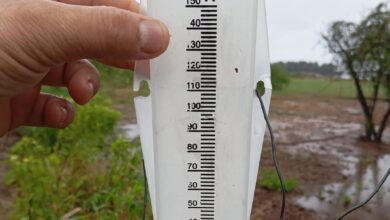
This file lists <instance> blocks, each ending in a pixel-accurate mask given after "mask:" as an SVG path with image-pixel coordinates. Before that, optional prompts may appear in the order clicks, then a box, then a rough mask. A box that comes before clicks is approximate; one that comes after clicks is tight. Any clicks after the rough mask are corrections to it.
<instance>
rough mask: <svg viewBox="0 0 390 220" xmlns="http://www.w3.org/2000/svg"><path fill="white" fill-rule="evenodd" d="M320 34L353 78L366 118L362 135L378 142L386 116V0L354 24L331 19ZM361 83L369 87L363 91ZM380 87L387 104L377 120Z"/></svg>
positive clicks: (389, 19)
mask: <svg viewBox="0 0 390 220" xmlns="http://www.w3.org/2000/svg"><path fill="white" fill-rule="evenodd" d="M323 38H324V40H325V42H326V45H327V47H328V48H329V51H330V52H331V53H332V54H333V55H334V58H335V60H336V62H337V63H338V64H339V65H340V66H341V67H342V69H344V70H345V71H346V72H348V74H349V75H350V76H351V77H352V79H353V81H354V84H355V87H356V92H357V98H358V100H359V103H360V105H361V107H362V110H363V113H364V116H365V120H366V123H365V128H366V135H365V138H366V139H367V140H368V141H376V142H381V141H382V137H383V133H384V131H385V129H386V127H387V124H388V122H389V118H390V11H389V10H388V7H387V4H386V3H382V4H379V5H378V6H377V7H376V8H375V9H374V10H373V11H372V12H371V13H370V14H369V15H368V16H367V17H365V18H364V19H363V21H361V22H360V23H358V24H356V23H352V22H345V21H337V22H334V23H333V24H332V25H331V26H330V27H329V29H328V31H327V33H326V34H324V35H323ZM363 84H369V85H370V87H371V89H370V91H364V90H363ZM381 90H384V91H385V97H384V99H385V102H386V103H387V105H388V107H387V110H386V112H385V114H384V115H383V116H380V118H381V120H380V122H379V124H378V123H376V120H375V116H376V112H377V106H378V102H379V100H380V98H381V96H380V92H381ZM365 93H370V94H365Z"/></svg>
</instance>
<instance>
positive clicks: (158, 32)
mask: <svg viewBox="0 0 390 220" xmlns="http://www.w3.org/2000/svg"><path fill="white" fill-rule="evenodd" d="M139 29H140V44H141V45H140V46H141V51H142V52H144V53H147V54H153V53H158V52H160V51H161V50H162V49H163V47H164V46H165V45H164V44H165V42H164V41H165V40H164V37H165V36H164V35H165V30H164V27H163V26H162V24H161V23H159V22H158V21H153V20H142V21H141V24H140V27H139Z"/></svg>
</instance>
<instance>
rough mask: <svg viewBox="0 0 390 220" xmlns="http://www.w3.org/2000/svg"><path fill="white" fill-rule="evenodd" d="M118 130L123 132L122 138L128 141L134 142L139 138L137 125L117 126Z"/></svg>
mask: <svg viewBox="0 0 390 220" xmlns="http://www.w3.org/2000/svg"><path fill="white" fill-rule="evenodd" d="M119 129H120V130H121V131H122V132H123V134H124V138H125V139H126V140H128V141H134V140H135V139H137V138H138V137H139V136H140V131H139V127H138V125H137V124H125V125H121V126H119Z"/></svg>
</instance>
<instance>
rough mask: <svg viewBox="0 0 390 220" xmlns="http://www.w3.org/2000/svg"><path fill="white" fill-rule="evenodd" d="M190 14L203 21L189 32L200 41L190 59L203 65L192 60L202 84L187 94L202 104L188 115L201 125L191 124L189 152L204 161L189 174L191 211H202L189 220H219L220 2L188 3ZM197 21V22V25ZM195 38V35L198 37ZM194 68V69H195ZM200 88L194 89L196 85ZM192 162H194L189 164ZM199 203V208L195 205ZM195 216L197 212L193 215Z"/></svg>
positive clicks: (189, 70)
mask: <svg viewBox="0 0 390 220" xmlns="http://www.w3.org/2000/svg"><path fill="white" fill-rule="evenodd" d="M185 8H186V10H198V11H199V12H200V13H199V17H198V18H193V19H194V20H196V21H197V25H190V26H188V27H187V31H191V32H197V33H199V34H200V39H191V40H192V43H193V45H196V46H195V47H194V46H190V45H188V46H187V48H186V53H191V54H190V56H188V57H197V55H198V56H199V57H200V61H193V60H188V68H187V71H186V72H187V74H199V76H200V82H188V85H189V86H188V90H187V91H186V92H187V93H191V94H194V93H195V94H199V97H200V101H199V102H198V103H195V104H196V106H197V108H190V109H188V114H191V115H193V114H196V115H197V116H198V118H199V122H189V125H188V127H187V129H188V130H187V132H188V134H189V135H191V137H193V135H196V137H197V140H198V143H196V146H197V147H196V148H191V149H187V153H188V154H196V156H197V158H200V159H199V161H191V162H196V165H197V166H196V168H193V167H192V168H189V167H188V166H187V164H186V168H187V172H188V173H189V175H190V177H191V178H193V179H194V180H198V181H197V182H196V187H194V186H193V187H189V186H188V191H189V192H195V193H197V194H192V193H190V194H189V195H191V196H192V195H197V196H196V197H191V198H188V204H187V205H188V209H189V210H199V213H198V215H196V216H191V217H190V218H189V219H187V220H215V219H216V216H215V199H216V197H215V193H216V187H215V184H216V181H215V174H216V172H215V161H216V151H215V150H216V140H215V136H216V131H215V129H216V128H215V112H216V104H217V98H216V96H217V66H218V63H217V55H218V49H217V42H218V37H217V36H218V25H217V22H218V4H217V3H216V0H187V4H186V5H185ZM194 20H193V21H194ZM194 35H195V34H194ZM191 64H192V65H191ZM194 83H197V84H196V86H190V85H195V84H194ZM189 162H190V161H189ZM194 203H195V204H194ZM191 213H193V212H191Z"/></svg>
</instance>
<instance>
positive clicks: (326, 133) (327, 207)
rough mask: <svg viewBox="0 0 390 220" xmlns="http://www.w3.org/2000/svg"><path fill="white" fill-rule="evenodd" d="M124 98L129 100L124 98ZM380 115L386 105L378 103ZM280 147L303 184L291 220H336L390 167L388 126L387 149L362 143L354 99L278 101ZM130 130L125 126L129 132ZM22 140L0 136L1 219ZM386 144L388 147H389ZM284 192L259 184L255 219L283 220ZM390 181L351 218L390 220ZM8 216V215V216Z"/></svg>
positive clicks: (126, 113)
mask: <svg viewBox="0 0 390 220" xmlns="http://www.w3.org/2000/svg"><path fill="white" fill-rule="evenodd" d="M127 92H128V91H118V94H117V96H116V97H120V98H118V100H119V101H117V100H114V103H116V104H115V106H114V107H115V108H116V109H117V110H119V111H121V112H122V117H123V118H122V120H121V122H120V124H119V126H118V129H119V131H122V132H125V137H126V138H129V139H132V138H134V136H136V135H137V134H138V133H137V132H138V131H137V129H136V126H133V125H134V123H135V117H134V109H133V106H131V105H130V106H129V105H128V104H126V103H127V101H126V100H128V97H127V96H122V95H121V94H124V93H127ZM122 97H123V98H122ZM378 109H379V113H382V112H383V111H384V109H385V104H384V103H381V104H380V106H379V108H378ZM270 118H271V121H272V126H273V128H274V132H275V135H276V140H277V143H278V158H279V160H280V165H281V168H282V171H283V173H284V176H285V178H287V179H297V180H299V184H298V187H297V188H296V189H295V190H294V191H293V192H291V193H289V194H288V195H287V206H286V218H285V219H287V220H311V219H315V220H317V219H320V220H321V219H325V220H327V219H336V216H337V215H338V214H340V213H341V212H342V211H343V210H345V209H346V208H347V207H350V206H352V205H354V204H355V203H357V202H358V201H361V200H362V199H363V198H365V197H366V196H367V195H368V193H370V192H371V191H372V189H373V187H374V185H376V184H377V183H378V181H379V179H380V178H381V177H382V175H383V173H384V172H385V171H386V170H387V169H388V167H390V129H388V130H387V132H386V134H385V137H384V141H385V144H372V143H367V142H364V141H363V140H362V139H361V138H360V137H361V135H362V134H363V126H362V125H363V121H364V120H363V117H362V115H361V111H360V106H359V104H358V102H356V101H355V100H352V99H332V98H319V97H281V96H274V98H273V100H272V105H271V115H270ZM126 126H127V127H126ZM19 138H20V136H19V135H18V134H17V133H12V134H10V135H9V136H7V137H6V138H2V139H0V178H1V181H0V214H1V216H2V219H3V217H6V216H7V215H8V213H9V210H10V207H11V206H12V204H13V201H14V199H13V198H14V194H15V189H12V188H7V187H6V186H4V185H3V177H4V174H5V172H6V170H7V169H8V167H7V164H5V163H4V161H5V159H6V158H7V157H8V152H9V149H10V146H12V144H13V143H15V142H16V141H17V140H18V139H19ZM386 143H387V144H386ZM270 169H273V162H272V158H271V147H270V142H269V138H268V135H267V137H266V141H265V144H264V150H263V153H262V160H261V168H260V172H261V171H262V170H270ZM280 200H281V195H280V193H279V192H275V191H268V190H265V189H263V188H261V187H260V186H258V187H257V189H256V195H255V200H254V203H253V214H252V219H253V220H273V219H279V209H280ZM389 209H390V183H386V184H385V187H384V189H383V190H381V191H380V194H379V196H378V197H376V198H375V199H374V200H373V201H372V202H371V203H370V204H369V206H367V207H366V208H364V209H362V210H360V211H359V212H357V213H356V214H354V215H352V216H350V217H349V218H347V219H356V220H363V219H373V220H375V219H381V220H382V219H390V216H389V214H390V212H387V210H389ZM4 219H7V218H4Z"/></svg>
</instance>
